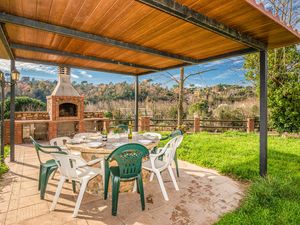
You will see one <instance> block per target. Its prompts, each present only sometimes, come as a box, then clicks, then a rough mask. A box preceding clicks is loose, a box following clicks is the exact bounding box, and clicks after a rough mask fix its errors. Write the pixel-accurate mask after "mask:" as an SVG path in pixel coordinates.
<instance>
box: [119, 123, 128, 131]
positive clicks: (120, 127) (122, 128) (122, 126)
mask: <svg viewBox="0 0 300 225" xmlns="http://www.w3.org/2000/svg"><path fill="white" fill-rule="evenodd" d="M117 129H120V130H123V131H124V132H127V131H128V126H127V125H126V124H119V125H118V126H117Z"/></svg>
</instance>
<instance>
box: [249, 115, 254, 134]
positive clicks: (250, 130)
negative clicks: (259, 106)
mask: <svg viewBox="0 0 300 225" xmlns="http://www.w3.org/2000/svg"><path fill="white" fill-rule="evenodd" d="M254 125H255V121H254V118H248V119H247V133H251V132H254Z"/></svg>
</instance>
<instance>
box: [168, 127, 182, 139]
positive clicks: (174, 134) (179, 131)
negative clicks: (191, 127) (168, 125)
mask: <svg viewBox="0 0 300 225" xmlns="http://www.w3.org/2000/svg"><path fill="white" fill-rule="evenodd" d="M178 135H183V132H182V131H181V130H179V129H176V130H174V131H173V132H172V133H171V134H170V135H169V136H170V138H174V137H176V136H178Z"/></svg>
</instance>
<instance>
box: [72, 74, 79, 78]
mask: <svg viewBox="0 0 300 225" xmlns="http://www.w3.org/2000/svg"><path fill="white" fill-rule="evenodd" d="M71 77H72V78H74V79H79V76H78V75H76V74H74V73H71Z"/></svg>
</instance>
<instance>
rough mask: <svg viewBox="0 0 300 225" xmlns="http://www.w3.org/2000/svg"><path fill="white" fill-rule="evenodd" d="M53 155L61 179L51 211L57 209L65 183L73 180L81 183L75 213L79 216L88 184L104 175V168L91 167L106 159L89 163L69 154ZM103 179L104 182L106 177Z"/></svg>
mask: <svg viewBox="0 0 300 225" xmlns="http://www.w3.org/2000/svg"><path fill="white" fill-rule="evenodd" d="M51 155H52V156H53V158H54V159H55V161H56V163H57V165H58V168H59V170H60V174H61V177H60V180H59V183H58V185H57V189H56V192H55V196H54V199H53V202H52V205H51V208H50V210H51V211H53V210H54V209H55V207H56V204H57V201H58V198H59V195H60V193H61V190H62V187H63V184H64V183H65V181H66V180H67V179H68V180H72V181H75V182H79V183H80V191H79V195H78V198H77V201H76V205H75V209H74V213H73V217H76V216H77V215H78V210H79V207H80V205H81V201H82V198H83V195H84V193H85V190H86V186H87V184H88V182H89V181H90V180H91V179H93V178H94V177H96V176H97V175H102V176H103V174H104V173H103V168H95V167H91V165H94V164H96V163H99V162H101V161H103V160H104V159H103V158H102V159H94V160H91V161H89V162H86V161H85V160H84V159H82V158H81V157H80V156H76V155H71V154H68V153H64V154H58V153H52V154H51ZM80 162H81V163H80ZM79 164H80V165H79ZM102 165H103V163H102ZM102 179H103V180H104V177H103V178H102Z"/></svg>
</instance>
